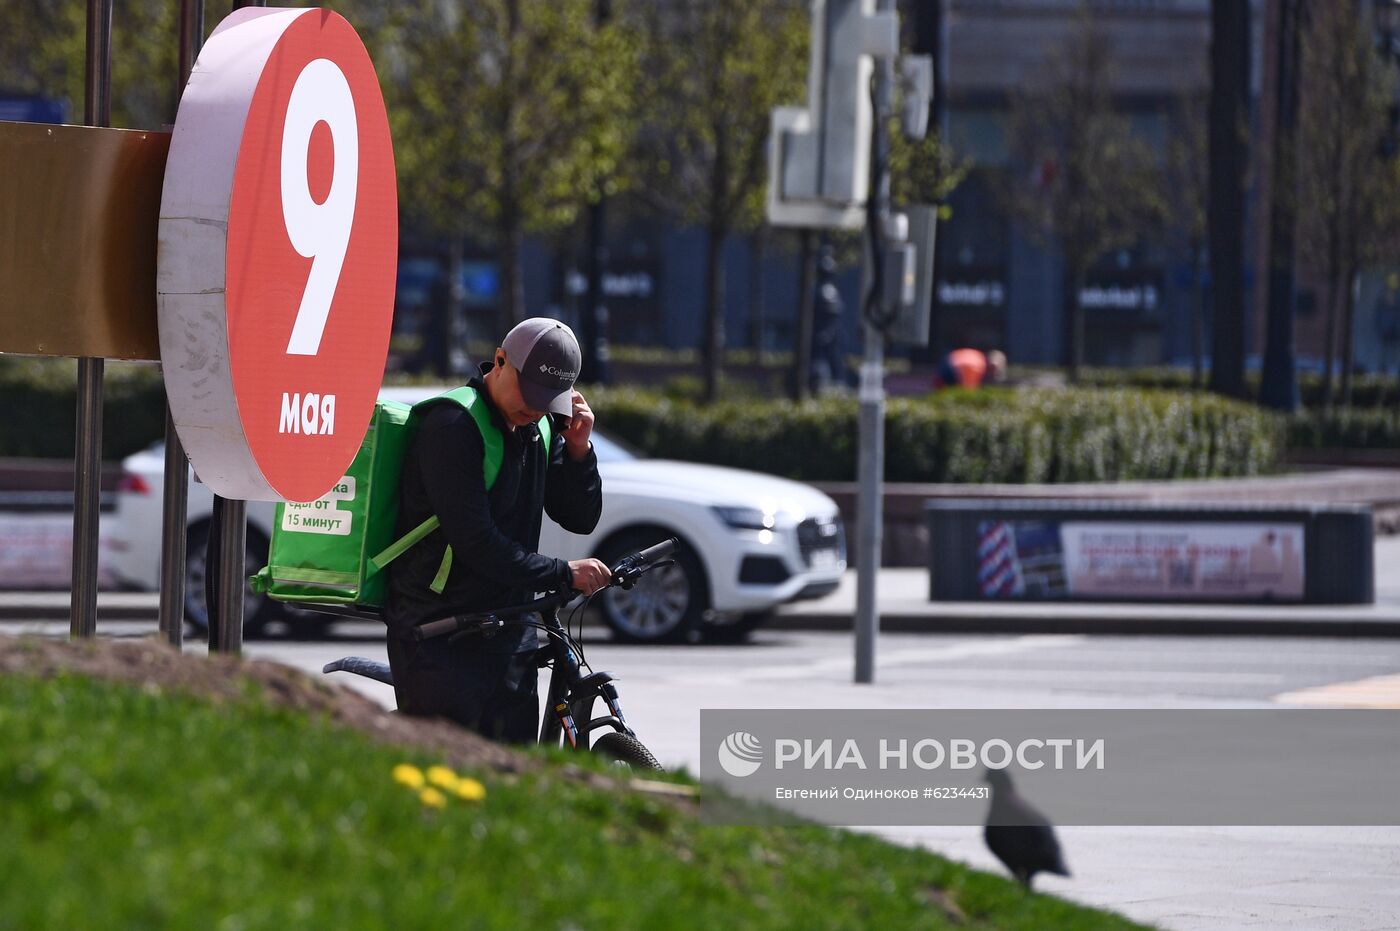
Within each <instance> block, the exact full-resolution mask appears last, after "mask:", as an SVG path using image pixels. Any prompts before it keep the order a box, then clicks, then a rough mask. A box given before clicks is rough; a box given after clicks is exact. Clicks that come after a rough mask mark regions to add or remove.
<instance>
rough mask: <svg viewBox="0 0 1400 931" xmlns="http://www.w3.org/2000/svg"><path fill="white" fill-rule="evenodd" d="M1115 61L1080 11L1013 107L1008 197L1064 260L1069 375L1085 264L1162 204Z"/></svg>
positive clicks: (1131, 236)
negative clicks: (1123, 108) (1117, 97)
mask: <svg viewBox="0 0 1400 931" xmlns="http://www.w3.org/2000/svg"><path fill="white" fill-rule="evenodd" d="M1111 59H1112V47H1111V44H1110V41H1109V38H1108V36H1107V35H1106V34H1105V33H1104V32H1103V31H1102V30H1101V29H1100V28H1099V26H1098V25H1097V24H1096V23H1095V21H1094V20H1093V19H1092V18H1091V17H1090V16H1089V14H1088V13H1087V12H1085V13H1083V14H1082V15H1081V19H1080V22H1079V25H1078V27H1077V28H1076V29H1075V30H1074V32H1072V33H1071V34H1070V36H1069V37H1068V38H1067V39H1066V40H1065V41H1064V43H1063V44H1061V45H1060V46H1058V47H1056V48H1054V49H1053V50H1052V51H1051V52H1050V54H1049V56H1048V58H1047V60H1046V63H1045V66H1044V68H1043V69H1042V70H1041V71H1040V72H1039V73H1038V75H1037V79H1036V80H1035V81H1034V82H1032V83H1030V84H1029V86H1027V87H1026V88H1025V89H1024V90H1022V91H1020V92H1019V93H1017V94H1016V95H1015V97H1014V98H1013V99H1012V105H1011V118H1010V144H1011V149H1012V153H1013V157H1014V159H1015V162H1014V164H1015V165H1016V168H1014V169H1013V171H1014V172H1015V174H1014V176H1013V179H1012V184H1011V186H1010V191H1009V197H1008V203H1009V207H1010V209H1011V211H1012V212H1013V213H1015V214H1017V215H1019V216H1021V217H1023V218H1025V219H1026V220H1027V221H1029V223H1030V225H1031V228H1032V230H1034V231H1035V232H1036V234H1037V235H1038V238H1039V239H1040V240H1041V242H1042V244H1043V245H1044V246H1046V247H1047V248H1052V249H1057V250H1058V251H1059V253H1060V256H1061V258H1062V260H1063V263H1064V268H1063V273H1062V275H1063V277H1062V280H1061V291H1062V295H1063V302H1064V338H1063V342H1064V347H1063V359H1064V364H1065V366H1066V368H1067V369H1068V373H1069V378H1070V380H1071V381H1073V380H1075V379H1076V378H1077V377H1078V373H1079V367H1080V365H1082V364H1083V361H1084V311H1083V308H1082V307H1081V306H1080V304H1079V294H1080V291H1081V290H1082V289H1083V286H1084V279H1085V275H1086V274H1087V271H1088V268H1089V266H1090V265H1092V264H1093V263H1094V262H1095V261H1096V260H1097V259H1099V258H1100V257H1102V256H1103V255H1105V254H1106V253H1108V252H1110V251H1112V250H1114V249H1118V248H1122V247H1124V246H1127V245H1130V244H1131V243H1133V242H1134V241H1135V240H1137V239H1138V238H1139V236H1140V235H1141V234H1142V233H1143V232H1144V231H1145V230H1146V229H1147V228H1148V227H1149V226H1150V224H1151V221H1152V220H1153V219H1155V218H1157V217H1158V216H1160V213H1161V210H1162V207H1161V195H1160V182H1159V180H1158V178H1157V166H1156V163H1155V161H1154V158H1153V155H1152V153H1151V151H1150V150H1149V149H1148V147H1147V145H1146V144H1145V143H1144V142H1143V141H1142V140H1140V139H1138V138H1137V137H1136V136H1134V135H1133V133H1132V131H1131V129H1130V127H1129V125H1128V121H1127V119H1126V118H1125V117H1124V116H1122V115H1121V114H1119V113H1117V112H1116V111H1115V110H1114V108H1113V101H1112V99H1111V97H1110V87H1111V76H1112V60H1111Z"/></svg>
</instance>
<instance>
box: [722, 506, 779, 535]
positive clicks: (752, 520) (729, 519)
mask: <svg viewBox="0 0 1400 931" xmlns="http://www.w3.org/2000/svg"><path fill="white" fill-rule="evenodd" d="M713 510H714V512H715V516H717V517H718V518H719V519H720V520H722V521H724V522H725V523H726V524H728V525H729V526H730V527H733V528H734V529H735V530H772V529H773V527H774V526H776V525H777V523H778V520H777V515H775V514H774V513H773V512H772V511H764V510H761V509H759V508H745V507H718V506H717V507H715V508H714V509H713Z"/></svg>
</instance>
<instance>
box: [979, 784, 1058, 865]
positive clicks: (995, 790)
mask: <svg viewBox="0 0 1400 931" xmlns="http://www.w3.org/2000/svg"><path fill="white" fill-rule="evenodd" d="M986 781H987V783H988V784H989V785H990V786H991V787H992V806H991V808H990V810H988V812H987V824H986V827H985V828H984V830H983V832H982V836H983V838H984V839H985V840H986V841H987V847H988V848H989V849H990V850H991V851H992V853H994V854H996V858H997V859H998V860H1000V861H1001V862H1002V863H1004V864H1005V865H1006V868H1007V869H1008V870H1010V871H1011V874H1012V875H1013V876H1015V877H1016V878H1017V879H1018V880H1020V881H1021V884H1022V885H1024V886H1025V887H1026V888H1027V889H1030V887H1031V880H1032V879H1034V878H1035V874H1036V873H1055V874H1056V875H1059V876H1068V875H1069V867H1067V866H1065V858H1064V854H1062V853H1061V852H1060V842H1059V841H1058V840H1056V839H1055V826H1054V825H1052V824H1051V823H1050V819H1049V818H1047V817H1045V816H1044V815H1043V814H1041V813H1040V812H1039V811H1036V809H1035V808H1034V807H1033V806H1032V805H1031V803H1030V802H1027V801H1026V800H1025V799H1023V798H1021V796H1019V795H1017V794H1016V790H1015V788H1013V787H1012V785H1011V777H1010V776H1009V775H1007V773H1006V770H1004V769H989V770H987V775H986Z"/></svg>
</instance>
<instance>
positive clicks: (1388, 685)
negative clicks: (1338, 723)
mask: <svg viewBox="0 0 1400 931" xmlns="http://www.w3.org/2000/svg"><path fill="white" fill-rule="evenodd" d="M1273 700H1274V701H1276V702H1278V703H1279V704H1281V705H1313V706H1321V707H1327V708H1400V673H1397V674H1393V675H1387V676H1371V677H1369V678H1366V679H1356V680H1354V681H1352V682H1333V683H1332V684H1330V685H1319V686H1315V687H1313V688H1307V689H1295V690H1294V691H1292V692H1281V693H1279V694H1278V695H1275V696H1274V697H1273Z"/></svg>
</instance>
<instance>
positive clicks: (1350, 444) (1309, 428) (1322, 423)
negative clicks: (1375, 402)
mask: <svg viewBox="0 0 1400 931" xmlns="http://www.w3.org/2000/svg"><path fill="white" fill-rule="evenodd" d="M1288 445H1289V446H1290V447H1292V448H1294V449H1400V411H1398V410H1397V409H1396V408H1395V407H1390V408H1385V409H1378V410H1358V409H1352V410H1349V411H1347V410H1343V411H1338V412H1336V413H1334V414H1333V415H1332V416H1331V417H1324V416H1323V415H1322V414H1299V415H1297V416H1296V417H1294V418H1292V419H1291V420H1290V421H1289V424H1288Z"/></svg>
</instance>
